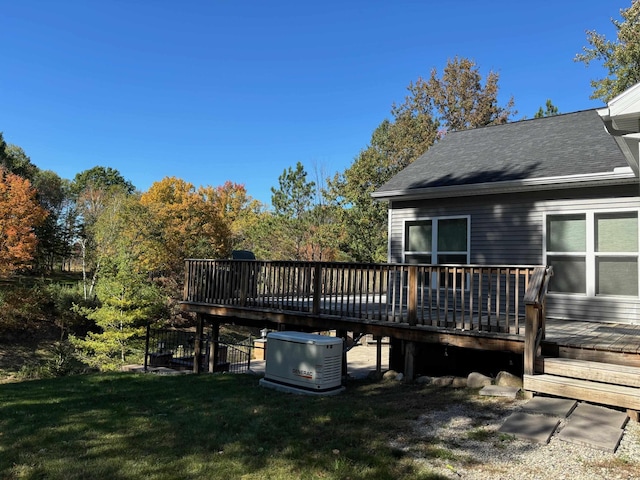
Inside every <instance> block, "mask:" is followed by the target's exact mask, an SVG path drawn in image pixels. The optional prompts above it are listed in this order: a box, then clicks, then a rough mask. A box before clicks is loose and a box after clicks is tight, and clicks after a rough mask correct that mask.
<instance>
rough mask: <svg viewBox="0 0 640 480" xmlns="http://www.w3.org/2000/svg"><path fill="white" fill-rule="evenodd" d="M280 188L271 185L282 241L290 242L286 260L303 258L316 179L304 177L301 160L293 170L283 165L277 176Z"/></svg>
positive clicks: (272, 199)
mask: <svg viewBox="0 0 640 480" xmlns="http://www.w3.org/2000/svg"><path fill="white" fill-rule="evenodd" d="M278 184H279V188H277V189H276V188H274V187H271V193H272V195H271V204H272V205H273V208H274V211H275V216H276V219H277V221H278V223H277V225H278V227H279V228H280V229H281V230H282V232H283V233H285V232H286V234H285V235H283V236H282V237H281V238H282V240H281V241H282V243H283V244H288V245H289V246H290V253H289V254H288V255H287V256H288V257H289V258H286V259H287V260H289V259H291V260H303V259H304V255H303V252H304V250H305V248H304V246H305V243H306V241H307V240H308V232H309V230H310V220H311V218H310V215H309V212H310V210H311V208H312V206H313V198H314V188H315V182H313V181H307V172H306V171H305V170H304V167H303V165H302V163H300V162H298V163H297V164H296V168H295V170H293V169H292V168H291V167H289V168H288V169H285V170H284V171H283V172H282V175H280V177H278Z"/></svg>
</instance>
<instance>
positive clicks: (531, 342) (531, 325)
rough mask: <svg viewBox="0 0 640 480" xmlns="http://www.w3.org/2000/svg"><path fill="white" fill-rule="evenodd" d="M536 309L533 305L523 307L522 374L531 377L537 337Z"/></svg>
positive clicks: (533, 368)
mask: <svg viewBox="0 0 640 480" xmlns="http://www.w3.org/2000/svg"><path fill="white" fill-rule="evenodd" d="M538 318H539V317H538V309H537V308H536V306H535V305H534V304H531V303H528V304H527V305H526V306H525V319H524V321H525V326H524V374H525V375H533V373H534V370H535V362H536V353H537V352H536V350H537V348H536V337H537V336H538V328H539V325H538V323H539V322H538Z"/></svg>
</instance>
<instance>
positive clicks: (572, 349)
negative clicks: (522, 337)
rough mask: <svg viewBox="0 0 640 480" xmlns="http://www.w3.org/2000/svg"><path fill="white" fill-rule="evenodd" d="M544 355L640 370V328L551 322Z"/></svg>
mask: <svg viewBox="0 0 640 480" xmlns="http://www.w3.org/2000/svg"><path fill="white" fill-rule="evenodd" d="M542 353H543V355H549V356H558V357H564V358H576V359H582V360H590V361H596V362H611V363H614V364H620V365H629V366H636V367H640V325H629V324H620V323H596V322H582V321H568V320H553V319H547V320H546V338H545V340H543V341H542Z"/></svg>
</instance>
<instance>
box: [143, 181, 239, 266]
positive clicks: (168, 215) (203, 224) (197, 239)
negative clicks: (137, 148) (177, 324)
mask: <svg viewBox="0 0 640 480" xmlns="http://www.w3.org/2000/svg"><path fill="white" fill-rule="evenodd" d="M212 197H213V196H212V191H211V189H210V187H207V188H203V187H200V188H199V189H197V190H196V189H195V187H194V186H193V185H192V184H191V183H188V182H185V181H184V180H181V179H179V178H176V177H167V178H164V179H162V180H161V181H159V182H156V183H154V184H153V185H151V187H150V188H149V190H148V191H147V192H146V193H144V194H142V196H141V197H140V203H141V204H142V205H144V206H145V207H146V208H147V209H148V211H149V213H150V218H151V222H152V225H149V228H150V231H149V232H148V235H147V239H148V240H149V241H150V242H151V243H152V245H150V246H151V249H150V250H151V251H153V252H154V258H152V259H149V266H150V267H152V268H153V269H160V270H166V269H169V270H173V271H177V270H179V269H181V268H182V262H183V261H184V259H185V258H189V257H198V258H207V257H208V258H220V257H225V256H228V255H229V253H230V249H231V244H230V241H231V234H230V228H229V225H228V222H227V220H226V219H225V217H224V212H223V211H222V209H221V208H220V205H219V203H218V202H215V201H214V199H213V198H212Z"/></svg>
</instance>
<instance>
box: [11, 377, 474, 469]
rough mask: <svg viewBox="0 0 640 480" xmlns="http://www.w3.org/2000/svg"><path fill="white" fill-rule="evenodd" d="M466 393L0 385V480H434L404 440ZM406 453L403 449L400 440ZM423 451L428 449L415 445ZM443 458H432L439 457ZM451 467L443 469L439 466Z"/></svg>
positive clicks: (126, 381)
mask: <svg viewBox="0 0 640 480" xmlns="http://www.w3.org/2000/svg"><path fill="white" fill-rule="evenodd" d="M469 395H470V394H469V393H468V392H467V391H465V390H437V389H432V388H428V387H419V386H412V385H404V384H400V383H393V384H391V383H375V384H374V383H367V382H353V383H350V384H349V386H348V389H347V391H346V392H345V393H344V394H342V395H338V396H332V397H306V396H297V395H291V394H285V393H281V392H275V391H272V390H268V389H264V388H261V387H259V386H258V380H257V378H255V377H252V376H248V375H233V376H232V375H213V376H211V375H202V376H194V375H184V376H155V375H143V374H140V375H134V374H109V375H107V374H99V375H87V376H76V377H66V378H59V379H52V380H41V381H31V382H23V383H14V384H4V385H0V432H1V433H0V478H50V479H57V478H60V479H62V478H65V479H80V478H111V479H132V478H133V479H135V478H140V479H143V478H144V479H176V478H181V479H196V478H197V479H201V478H214V479H217V478H229V479H232V478H239V477H241V476H242V477H243V478H255V479H258V478H270V479H290V478H325V479H326V478H328V479H338V478H350V479H352V480H357V479H365V478H366V479H402V478H407V479H409V478H411V479H437V478H446V477H443V476H440V475H438V474H436V473H434V470H433V469H432V468H431V466H430V464H429V462H430V461H431V460H434V461H435V460H437V458H433V459H430V458H423V460H426V462H425V461H422V462H421V463H416V462H415V461H414V460H415V458H414V457H415V455H416V452H417V450H413V451H412V450H411V448H398V447H395V446H393V443H394V442H393V441H394V440H397V439H398V438H400V437H402V436H407V437H408V438H410V437H411V435H412V434H411V429H412V427H411V425H412V424H413V422H415V421H416V419H418V418H420V416H421V415H422V414H423V413H424V412H425V411H428V410H434V409H435V410H441V409H443V408H445V407H446V406H447V405H451V404H452V403H458V404H461V403H466V402H469V401H471V400H470V396H469ZM409 443H411V440H409ZM419 443H420V445H421V447H420V448H422V449H423V451H426V452H435V451H439V450H438V448H441V446H440V445H439V444H438V441H437V440H435V439H431V440H430V439H419ZM440 455H441V453H440ZM449 460H450V459H447V461H449Z"/></svg>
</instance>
